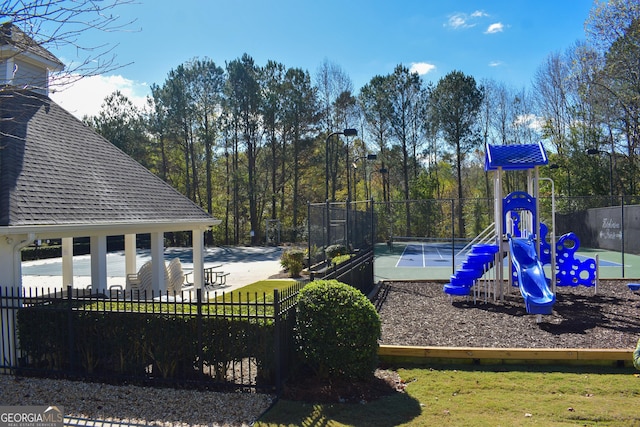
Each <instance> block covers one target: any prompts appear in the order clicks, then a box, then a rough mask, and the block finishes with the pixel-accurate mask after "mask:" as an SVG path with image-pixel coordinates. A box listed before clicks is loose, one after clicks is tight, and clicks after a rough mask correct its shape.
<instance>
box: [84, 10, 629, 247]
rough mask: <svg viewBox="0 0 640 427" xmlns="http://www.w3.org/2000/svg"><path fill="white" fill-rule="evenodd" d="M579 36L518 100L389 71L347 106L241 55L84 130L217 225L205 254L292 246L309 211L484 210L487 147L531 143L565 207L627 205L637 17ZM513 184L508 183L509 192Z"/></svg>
mask: <svg viewBox="0 0 640 427" xmlns="http://www.w3.org/2000/svg"><path fill="white" fill-rule="evenodd" d="M585 29H586V40H585V41H578V42H576V43H575V45H573V46H571V47H569V48H567V49H566V50H565V51H564V52H554V53H550V54H549V56H548V57H547V59H546V60H545V62H544V63H542V64H540V66H539V68H538V70H537V72H536V74H535V77H534V79H533V81H532V82H531V87H530V88H529V89H526V88H523V89H515V88H511V87H509V86H507V85H505V84H503V83H501V82H497V81H495V80H482V81H476V79H475V78H474V77H473V76H471V75H467V74H465V73H464V72H462V71H458V70H455V71H452V72H450V73H448V74H447V75H446V76H444V77H443V78H441V79H440V80H439V81H437V82H435V83H433V82H425V81H424V80H423V79H422V78H421V77H420V76H418V74H416V73H413V72H411V71H410V70H409V69H408V68H407V67H405V66H403V65H398V66H396V68H395V69H394V70H393V72H392V73H390V74H388V75H379V76H374V77H373V78H372V79H371V80H370V81H369V82H368V83H367V84H365V85H364V86H363V87H362V88H361V89H359V91H357V92H356V91H354V89H353V84H352V82H351V80H350V78H349V76H348V75H347V74H346V73H345V72H344V71H343V70H342V69H341V68H340V66H339V65H337V64H334V63H331V62H329V61H325V62H324V63H322V64H321V66H320V67H319V68H318V70H316V72H315V73H314V75H311V73H310V72H309V71H307V70H303V69H301V68H296V67H287V66H285V65H284V64H282V63H279V62H277V61H268V62H267V63H266V64H263V65H259V64H256V63H255V61H254V59H253V58H252V57H251V56H250V55H249V54H246V53H245V54H243V55H242V56H241V57H239V58H237V59H234V60H231V61H229V62H226V63H225V64H224V65H219V64H216V63H215V62H214V61H212V60H211V59H209V58H195V59H193V60H191V61H188V62H186V63H184V64H181V65H179V66H178V67H176V68H175V69H174V70H171V71H170V72H169V73H168V75H167V77H166V79H165V81H164V82H162V83H159V84H153V85H152V86H151V96H150V97H149V99H148V106H147V107H146V108H143V109H138V108H136V107H135V106H134V105H133V104H132V103H131V101H130V100H129V99H127V97H125V96H124V95H123V94H122V93H120V92H116V93H114V94H112V95H110V96H109V97H107V98H106V99H105V101H104V104H103V106H102V109H101V111H100V113H99V114H98V115H97V116H94V117H86V118H85V119H84V120H85V122H86V123H87V124H89V125H91V126H93V127H94V128H95V129H96V131H97V132H99V133H100V134H101V135H103V136H104V137H105V138H107V139H108V140H110V141H111V142H112V143H114V144H115V145H116V146H118V147H119V148H121V149H122V150H123V151H125V152H126V153H128V154H129V155H131V156H132V157H133V158H134V159H136V160H137V161H139V162H140V163H141V164H143V165H144V166H146V167H147V168H149V169H150V170H151V171H153V172H154V173H156V174H157V175H158V176H159V177H160V178H162V179H163V180H165V181H166V182H168V183H169V184H170V185H172V186H173V187H175V188H176V189H178V190H179V191H180V192H182V193H183V194H185V195H186V196H187V197H189V198H190V199H191V200H193V201H194V202H195V203H197V204H198V205H200V206H201V207H202V208H203V209H205V210H206V211H208V212H209V213H211V214H212V215H213V216H214V217H216V218H219V219H221V220H222V225H221V226H220V227H216V228H215V229H214V230H213V232H212V233H211V235H209V236H208V237H207V238H208V239H209V243H216V244H239V243H252V244H256V243H260V242H263V241H264V232H265V226H266V221H267V220H279V221H280V222H281V224H282V227H283V236H282V238H283V239H284V240H290V241H297V240H300V239H303V238H304V230H305V224H306V223H305V220H306V213H307V203H308V202H323V201H325V200H326V199H328V200H329V201H334V200H335V201H344V200H347V199H348V200H351V201H353V200H364V199H374V200H376V201H379V202H383V203H385V202H391V201H398V200H411V199H442V198H451V199H458V200H463V199H468V198H481V197H491V196H492V192H493V190H492V189H491V188H490V185H489V179H490V178H489V177H488V176H487V174H486V173H484V169H483V166H484V146H485V144H526V143H535V142H537V141H539V140H542V141H543V143H544V145H545V147H546V148H547V151H548V153H549V157H550V163H551V164H553V167H551V168H549V169H546V170H545V171H543V174H546V175H547V176H551V177H552V178H553V179H554V181H555V182H556V185H557V188H558V192H559V193H560V194H561V195H563V196H587V195H606V194H608V193H609V192H611V196H613V195H636V194H637V191H638V188H637V187H638V176H637V175H638V174H637V155H638V143H639V142H640V74H639V73H638V70H639V69H640V6H639V5H638V4H637V3H636V2H629V4H627V2H624V1H622V0H612V1H608V2H604V1H596V2H595V3H594V7H593V9H592V11H591V13H590V15H589V17H588V18H587V20H586V22H585ZM373 155H375V156H373ZM374 157H375V159H374ZM524 183H525V177H524V176H523V175H518V174H511V175H509V176H508V177H507V179H506V180H505V183H504V185H505V187H506V188H505V191H506V192H509V191H513V190H515V189H521V188H522V187H523V186H524V185H525V184H524ZM456 206H458V209H460V212H458V213H457V215H456V218H458V224H457V227H458V230H459V232H460V234H461V235H465V223H464V215H463V214H462V209H463V204H462V203H458V204H457V205H456ZM405 227H406V230H405V232H406V233H409V234H410V233H411V231H412V230H411V216H410V215H409V209H408V208H407V209H406V224H405Z"/></svg>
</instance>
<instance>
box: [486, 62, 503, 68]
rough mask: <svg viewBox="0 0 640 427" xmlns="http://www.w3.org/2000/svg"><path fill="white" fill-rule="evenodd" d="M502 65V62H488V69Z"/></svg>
mask: <svg viewBox="0 0 640 427" xmlns="http://www.w3.org/2000/svg"><path fill="white" fill-rule="evenodd" d="M503 64H504V62H502V61H491V62H489V67H499V66H501V65H503Z"/></svg>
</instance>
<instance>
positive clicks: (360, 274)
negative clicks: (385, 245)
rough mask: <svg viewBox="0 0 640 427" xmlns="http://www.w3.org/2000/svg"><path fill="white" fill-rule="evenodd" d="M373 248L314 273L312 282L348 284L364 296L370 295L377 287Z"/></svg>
mask: <svg viewBox="0 0 640 427" xmlns="http://www.w3.org/2000/svg"><path fill="white" fill-rule="evenodd" d="M373 258H374V252H373V248H370V249H368V250H363V251H359V252H358V253H357V254H356V255H355V256H353V257H351V258H349V260H348V261H345V262H343V263H340V264H338V265H336V266H333V267H329V268H327V269H326V270H322V271H320V272H318V273H312V276H311V280H320V279H322V280H332V279H335V280H337V281H339V282H342V283H346V284H347V285H350V286H352V287H354V288H356V289H358V290H360V291H361V292H362V293H363V294H365V295H369V293H370V292H371V291H372V290H373V287H374V286H375V283H374V277H373Z"/></svg>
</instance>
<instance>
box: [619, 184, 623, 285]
mask: <svg viewBox="0 0 640 427" xmlns="http://www.w3.org/2000/svg"><path fill="white" fill-rule="evenodd" d="M620 230H621V231H620V233H621V234H620V254H621V256H622V259H621V261H622V262H621V264H622V278H623V279H624V196H620Z"/></svg>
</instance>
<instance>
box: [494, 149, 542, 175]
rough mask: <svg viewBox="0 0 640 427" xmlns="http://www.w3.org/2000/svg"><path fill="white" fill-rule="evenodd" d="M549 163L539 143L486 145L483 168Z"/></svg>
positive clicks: (523, 168)
mask: <svg viewBox="0 0 640 427" xmlns="http://www.w3.org/2000/svg"><path fill="white" fill-rule="evenodd" d="M547 163H549V159H548V158H547V153H546V152H545V150H544V147H543V146H542V144H541V143H537V144H521V145H487V150H486V153H485V164H484V170H485V171H490V170H496V169H497V168H498V167H501V168H502V169H504V170H525V169H533V168H534V167H536V166H543V165H546V164H547Z"/></svg>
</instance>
